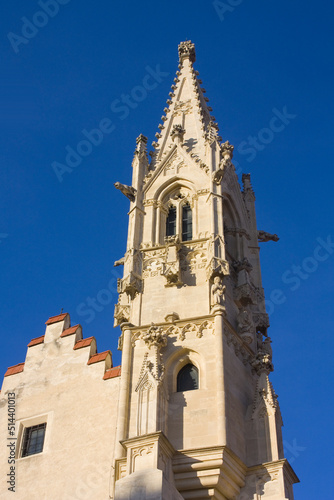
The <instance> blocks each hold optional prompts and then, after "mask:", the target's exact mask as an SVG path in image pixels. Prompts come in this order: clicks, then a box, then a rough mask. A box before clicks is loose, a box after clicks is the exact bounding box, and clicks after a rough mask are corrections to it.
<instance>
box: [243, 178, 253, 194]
mask: <svg viewBox="0 0 334 500" xmlns="http://www.w3.org/2000/svg"><path fill="white" fill-rule="evenodd" d="M242 185H243V187H244V191H245V192H246V191H251V192H253V188H252V184H251V176H250V174H242Z"/></svg>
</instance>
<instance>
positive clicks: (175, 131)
mask: <svg viewBox="0 0 334 500" xmlns="http://www.w3.org/2000/svg"><path fill="white" fill-rule="evenodd" d="M185 133H186V131H185V129H184V128H183V127H182V125H174V126H173V128H172V131H171V134H170V135H171V137H172V140H173V142H177V143H178V144H182V143H183V139H184V134H185Z"/></svg>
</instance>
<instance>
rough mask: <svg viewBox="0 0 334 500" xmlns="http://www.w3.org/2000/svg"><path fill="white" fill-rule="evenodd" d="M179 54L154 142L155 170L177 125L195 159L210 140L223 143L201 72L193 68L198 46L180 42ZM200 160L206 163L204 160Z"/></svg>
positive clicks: (188, 41) (171, 140)
mask: <svg viewBox="0 0 334 500" xmlns="http://www.w3.org/2000/svg"><path fill="white" fill-rule="evenodd" d="M178 52H179V66H178V71H177V72H176V77H175V78H174V83H173V85H172V87H171V92H170V93H169V99H168V100H167V106H166V107H165V109H164V112H165V115H163V116H162V117H161V121H162V123H161V124H160V125H159V127H158V128H159V132H157V133H156V134H155V136H156V141H154V142H153V143H152V146H153V148H154V151H153V152H152V153H151V156H152V162H151V168H152V169H154V168H155V165H156V163H158V162H159V160H161V159H162V157H163V155H164V154H166V153H167V152H168V150H169V148H170V147H171V144H173V142H174V141H175V138H176V137H178V136H176V135H175V133H174V130H175V126H177V127H178V128H180V129H181V128H182V129H184V134H183V143H184V145H185V146H186V149H187V151H188V152H189V153H192V154H193V155H194V156H199V153H200V152H202V151H203V148H204V149H205V145H206V141H207V140H208V139H209V140H212V138H216V139H217V140H221V138H220V137H219V136H218V130H219V129H218V125H217V123H215V117H214V116H212V115H211V111H212V108H211V107H209V106H208V104H207V103H208V102H209V99H208V98H207V97H206V96H205V95H204V94H205V93H206V90H205V89H204V88H203V87H201V85H202V81H201V80H200V79H199V78H198V76H199V73H198V71H196V70H195V69H194V67H193V64H194V62H195V61H196V52H195V44H194V43H193V42H192V41H191V40H187V41H185V42H181V43H180V44H179V46H178ZM201 160H202V161H205V159H204V158H201Z"/></svg>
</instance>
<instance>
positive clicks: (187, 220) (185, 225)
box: [182, 203, 193, 241]
mask: <svg viewBox="0 0 334 500" xmlns="http://www.w3.org/2000/svg"><path fill="white" fill-rule="evenodd" d="M192 237H193V219H192V211H191V208H190V205H189V203H186V204H185V205H183V207H182V241H190V240H192Z"/></svg>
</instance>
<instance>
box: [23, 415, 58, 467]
mask: <svg viewBox="0 0 334 500" xmlns="http://www.w3.org/2000/svg"><path fill="white" fill-rule="evenodd" d="M52 422H53V411H51V412H49V413H44V414H41V415H35V416H33V417H29V418H24V419H20V420H17V421H16V424H17V427H16V429H17V447H16V460H28V459H29V458H30V457H36V456H40V455H44V454H45V453H47V452H48V449H49V442H50V435H51V428H52ZM41 424H45V426H46V429H45V433H44V441H43V449H42V451H40V452H38V453H34V454H31V455H25V456H23V455H22V452H23V444H24V437H25V430H26V429H28V428H30V427H34V426H37V425H41Z"/></svg>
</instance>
